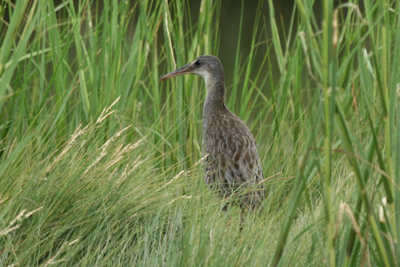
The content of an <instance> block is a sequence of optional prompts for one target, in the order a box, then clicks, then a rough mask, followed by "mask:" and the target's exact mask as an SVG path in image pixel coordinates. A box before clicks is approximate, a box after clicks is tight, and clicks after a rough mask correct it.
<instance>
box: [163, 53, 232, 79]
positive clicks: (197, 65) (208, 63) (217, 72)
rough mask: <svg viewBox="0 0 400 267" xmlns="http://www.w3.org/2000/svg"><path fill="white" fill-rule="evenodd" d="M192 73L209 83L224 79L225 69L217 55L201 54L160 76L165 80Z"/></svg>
mask: <svg viewBox="0 0 400 267" xmlns="http://www.w3.org/2000/svg"><path fill="white" fill-rule="evenodd" d="M190 73H191V74H196V75H199V76H202V77H203V78H204V80H205V81H206V83H208V82H209V81H210V80H215V79H222V80H223V78H224V70H223V68H222V64H221V61H220V60H219V59H218V58H217V57H215V56H208V55H206V56H199V57H198V58H196V59H195V60H193V61H192V62H190V63H189V64H186V65H185V66H183V67H181V68H179V69H176V70H174V71H172V72H170V73H167V74H165V75H164V76H162V77H161V78H160V81H165V80H167V79H169V78H172V77H175V76H178V75H183V74H190Z"/></svg>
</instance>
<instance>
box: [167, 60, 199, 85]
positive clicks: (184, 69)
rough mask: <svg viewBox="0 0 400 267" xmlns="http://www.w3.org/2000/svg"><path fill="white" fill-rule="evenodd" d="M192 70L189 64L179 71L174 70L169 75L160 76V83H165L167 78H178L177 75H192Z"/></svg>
mask: <svg viewBox="0 0 400 267" xmlns="http://www.w3.org/2000/svg"><path fill="white" fill-rule="evenodd" d="M192 70H193V66H192V65H191V64H187V65H185V66H183V67H181V68H179V69H176V70H174V71H172V72H170V73H167V74H165V75H164V76H162V77H161V78H160V82H162V81H165V80H167V79H169V78H172V77H175V76H178V75H183V74H188V73H192Z"/></svg>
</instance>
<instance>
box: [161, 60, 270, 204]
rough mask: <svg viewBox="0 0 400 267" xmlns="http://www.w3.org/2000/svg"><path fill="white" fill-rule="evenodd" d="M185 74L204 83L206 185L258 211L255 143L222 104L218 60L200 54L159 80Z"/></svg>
mask: <svg viewBox="0 0 400 267" xmlns="http://www.w3.org/2000/svg"><path fill="white" fill-rule="evenodd" d="M184 74H196V75H198V76H201V77H203V78H204V80H205V83H206V99H205V102H204V106H203V114H202V124H203V125H202V134H203V136H202V139H203V140H202V153H203V156H204V162H203V165H204V170H205V182H206V183H207V184H208V185H209V187H210V188H211V189H212V190H214V191H216V192H218V194H219V195H220V196H222V197H223V198H228V199H229V201H231V199H232V200H233V201H234V203H235V204H237V205H238V206H239V207H240V208H241V209H242V211H243V210H252V211H254V210H261V209H262V208H260V205H261V203H262V201H263V200H265V197H266V191H265V188H264V185H263V179H264V178H263V177H264V176H263V171H262V167H261V163H260V157H259V154H258V152H257V143H256V141H255V139H254V137H253V135H252V134H251V132H250V130H249V128H248V127H247V126H246V124H245V123H244V122H243V121H242V120H241V119H240V118H239V117H238V116H237V115H235V114H234V113H233V112H231V111H230V110H229V109H228V108H227V106H226V104H225V93H226V88H225V78H224V76H225V74H224V69H223V67H222V63H221V61H220V60H219V59H218V58H217V57H215V56H212V55H202V56H199V57H197V58H196V59H194V60H193V61H192V62H190V63H188V64H186V65H184V66H183V67H181V68H178V69H176V70H174V71H172V72H169V73H167V74H165V75H163V76H162V77H160V81H165V80H167V79H170V78H172V77H175V76H178V75H184ZM224 210H226V207H225V206H224Z"/></svg>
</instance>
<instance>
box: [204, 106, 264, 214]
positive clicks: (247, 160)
mask: <svg viewBox="0 0 400 267" xmlns="http://www.w3.org/2000/svg"><path fill="white" fill-rule="evenodd" d="M203 151H204V153H205V154H206V155H207V157H206V160H205V171H206V177H205V179H206V182H207V184H209V185H210V187H211V188H214V189H216V190H217V191H218V192H219V193H220V194H221V195H223V196H232V195H234V198H235V199H237V200H238V202H239V203H240V205H241V206H242V207H243V208H250V209H255V208H256V207H258V206H259V204H260V202H261V201H262V200H263V199H264V198H265V190H264V187H263V185H262V184H261V181H262V179H263V173H262V168H261V165H260V159H259V156H258V152H257V147H256V142H255V140H254V137H253V136H252V134H251V132H250V130H249V129H248V128H247V126H246V124H245V123H244V122H243V121H242V120H241V119H240V118H239V117H238V116H236V115H235V114H233V113H232V112H231V111H230V110H229V109H227V108H226V107H225V105H224V106H223V107H221V108H220V109H218V110H217V111H215V112H213V113H212V114H207V118H203Z"/></svg>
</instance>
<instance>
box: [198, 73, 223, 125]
mask: <svg viewBox="0 0 400 267" xmlns="http://www.w3.org/2000/svg"><path fill="white" fill-rule="evenodd" d="M206 84H207V96H206V101H205V102H204V107H203V118H204V116H207V115H211V114H210V113H215V112H217V111H218V110H221V109H222V108H224V107H225V83H224V80H223V79H213V78H210V79H208V80H207V81H206Z"/></svg>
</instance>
